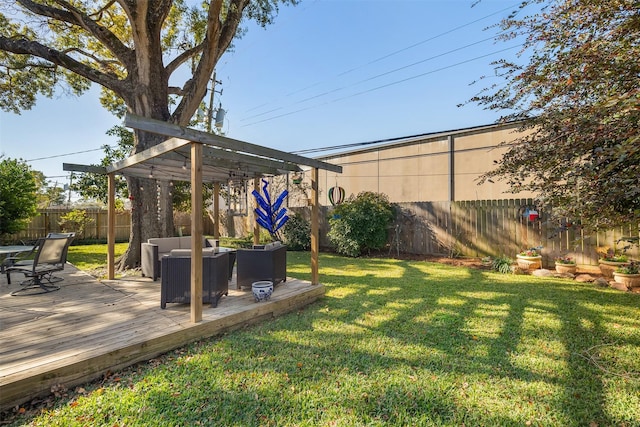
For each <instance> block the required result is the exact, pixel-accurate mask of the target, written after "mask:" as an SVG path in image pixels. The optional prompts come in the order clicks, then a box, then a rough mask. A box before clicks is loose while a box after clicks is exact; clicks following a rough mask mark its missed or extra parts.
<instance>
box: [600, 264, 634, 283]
mask: <svg viewBox="0 0 640 427" xmlns="http://www.w3.org/2000/svg"><path fill="white" fill-rule="evenodd" d="M598 263H599V265H600V272H601V273H602V275H603V276H604V277H606V278H607V279H612V278H613V272H614V271H616V269H617V268H618V267H624V266H625V265H629V263H628V262H615V261H604V260H600V261H599V262H598Z"/></svg>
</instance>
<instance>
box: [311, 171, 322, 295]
mask: <svg viewBox="0 0 640 427" xmlns="http://www.w3.org/2000/svg"><path fill="white" fill-rule="evenodd" d="M318 175H319V174H318V168H313V169H311V284H312V285H317V284H319V283H320V274H319V271H318V255H319V253H320V225H319V224H318V220H319V217H320V215H319V208H318Z"/></svg>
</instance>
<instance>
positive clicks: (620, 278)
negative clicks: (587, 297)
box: [613, 272, 640, 290]
mask: <svg viewBox="0 0 640 427" xmlns="http://www.w3.org/2000/svg"><path fill="white" fill-rule="evenodd" d="M613 280H615V281H616V282H618V283H621V284H623V285H625V286H626V287H627V289H629V290H631V288H638V287H640V274H625V273H616V272H614V273H613Z"/></svg>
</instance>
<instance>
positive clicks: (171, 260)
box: [160, 248, 230, 309]
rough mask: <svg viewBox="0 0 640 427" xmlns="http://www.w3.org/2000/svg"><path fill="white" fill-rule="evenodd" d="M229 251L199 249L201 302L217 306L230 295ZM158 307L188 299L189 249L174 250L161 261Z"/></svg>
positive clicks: (184, 301)
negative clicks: (224, 296) (200, 255)
mask: <svg viewBox="0 0 640 427" xmlns="http://www.w3.org/2000/svg"><path fill="white" fill-rule="evenodd" d="M229 254H230V252H228V251H225V252H219V251H218V249H217V248H205V249H203V250H202V302H203V303H205V304H207V303H209V304H211V307H216V306H217V305H218V301H219V300H220V298H222V296H223V295H228V294H229ZM160 264H161V269H162V275H161V286H160V308H163V309H164V308H165V307H166V306H167V303H186V304H188V303H190V302H191V250H190V249H174V250H172V251H170V252H169V254H168V255H164V256H163V257H162V259H161V260H160Z"/></svg>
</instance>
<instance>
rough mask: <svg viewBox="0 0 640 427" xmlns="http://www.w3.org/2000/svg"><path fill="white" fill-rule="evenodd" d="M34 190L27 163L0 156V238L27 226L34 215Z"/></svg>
mask: <svg viewBox="0 0 640 427" xmlns="http://www.w3.org/2000/svg"><path fill="white" fill-rule="evenodd" d="M36 190H37V185H36V179H35V177H34V173H33V171H32V170H31V168H30V167H29V165H27V164H26V163H25V162H24V161H23V160H16V159H9V158H3V156H0V240H4V239H5V238H7V237H8V236H9V235H11V234H15V233H17V232H19V231H21V230H24V229H25V228H27V225H28V223H29V220H30V219H31V217H33V216H35V215H36V207H37V198H36Z"/></svg>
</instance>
